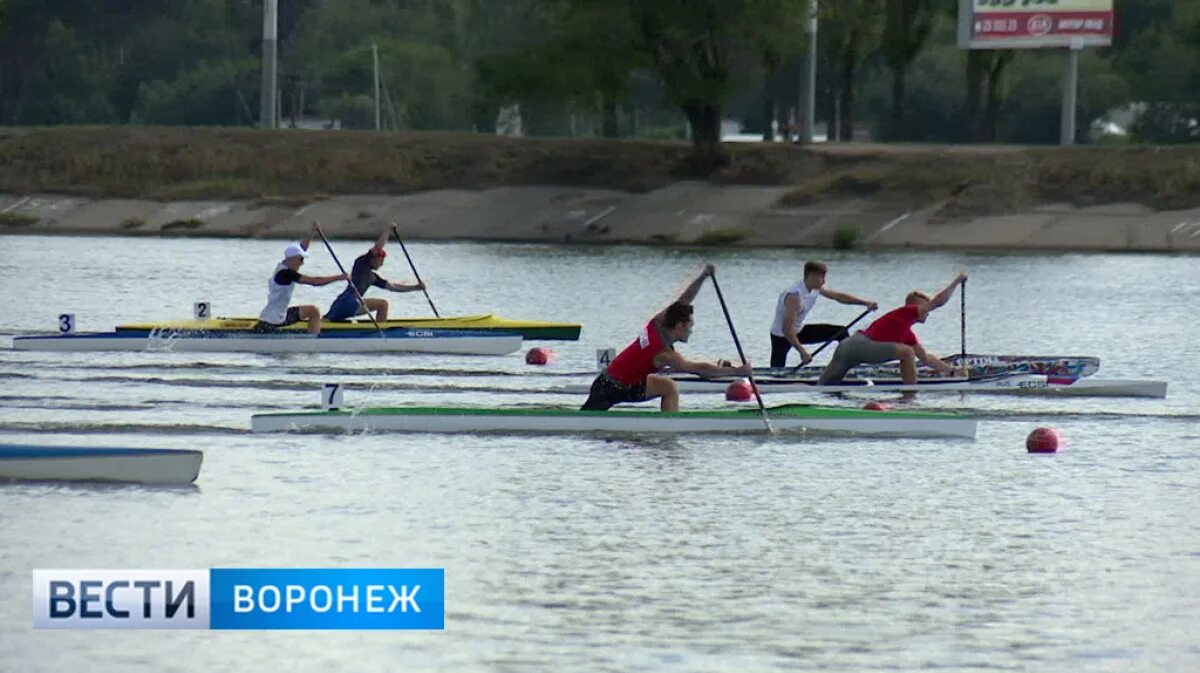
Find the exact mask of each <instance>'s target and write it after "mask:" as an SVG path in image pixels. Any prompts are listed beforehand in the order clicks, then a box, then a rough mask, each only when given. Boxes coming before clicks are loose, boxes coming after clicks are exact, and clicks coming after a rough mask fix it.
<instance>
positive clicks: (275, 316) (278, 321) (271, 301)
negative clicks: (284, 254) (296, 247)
mask: <svg viewBox="0 0 1200 673" xmlns="http://www.w3.org/2000/svg"><path fill="white" fill-rule="evenodd" d="M286 268H287V264H285V263H283V262H280V263H279V264H277V265H275V270H274V271H272V272H271V277H270V278H269V279H267V307H266V308H264V309H263V310H262V313H259V314H258V319H259V320H261V321H263V322H267V323H271V324H272V325H282V324H283V321H284V320H287V310H288V304H291V303H292V292H293V291H294V290H295V289H296V284H295V283H288V284H287V285H280V284H279V283H276V282H275V276H277V275H278V274H279V272H280V271H282V270H284V269H286Z"/></svg>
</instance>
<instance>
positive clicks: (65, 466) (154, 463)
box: [0, 444, 204, 485]
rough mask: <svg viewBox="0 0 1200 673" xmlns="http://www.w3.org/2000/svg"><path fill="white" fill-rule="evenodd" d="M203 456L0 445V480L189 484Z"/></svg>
mask: <svg viewBox="0 0 1200 673" xmlns="http://www.w3.org/2000/svg"><path fill="white" fill-rule="evenodd" d="M203 460H204V454H203V453H201V452H199V451H189V450H183V449H130V448H86V447H78V448H76V447H67V446H37V445H28V444H0V479H21V480H33V481H112V482H133V483H140V484H174V485H182V484H190V483H192V482H193V481H196V477H197V476H198V475H199V474H200V464H201V462H202V461H203Z"/></svg>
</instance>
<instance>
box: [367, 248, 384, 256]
mask: <svg viewBox="0 0 1200 673" xmlns="http://www.w3.org/2000/svg"><path fill="white" fill-rule="evenodd" d="M371 254H372V255H374V256H375V257H387V250H384V249H383V248H371Z"/></svg>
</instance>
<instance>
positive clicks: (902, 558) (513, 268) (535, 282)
mask: <svg viewBox="0 0 1200 673" xmlns="http://www.w3.org/2000/svg"><path fill="white" fill-rule="evenodd" d="M366 246H367V244H366V243H365V242H364V243H354V242H351V243H344V244H340V245H338V246H337V250H338V252H339V254H340V255H341V256H342V259H343V262H344V263H347V264H348V263H349V262H350V261H351V260H352V259H353V257H354V256H355V255H356V254H358V253H360V252H361V251H362V250H363V249H365V247H366ZM282 248H283V244H282V243H281V242H262V241H243V240H236V241H228V240H159V239H119V238H43V237H0V253H2V254H0V289H2V290H3V296H4V297H5V301H4V311H3V313H2V315H0V333H3V334H5V335H7V336H4V337H0V348H4V349H6V348H7V347H8V345H9V340H8V336H11V335H13V334H29V333H37V332H43V331H49V330H52V329H53V328H54V325H55V316H56V315H57V314H58V313H63V312H70V313H75V314H76V316H77V320H78V323H79V328H80V329H82V330H107V329H111V328H112V326H114V325H115V324H118V323H122V322H143V321H151V320H166V319H174V318H186V317H188V316H190V313H191V306H192V303H193V302H195V301H201V300H208V301H212V302H213V304H214V308H215V312H216V313H217V314H218V315H252V314H255V313H257V311H258V310H259V309H260V308H261V306H262V303H263V302H264V301H265V287H264V286H265V278H266V275H267V274H268V273H269V271H270V269H271V267H272V266H273V265H274V263H275V262H276V261H277V257H278V255H279V254H280V253H281V252H282ZM410 251H411V252H412V254H413V255H414V257H415V259H416V261H417V263H418V265H419V268H420V269H421V271H422V276H423V277H424V278H425V279H426V280H427V282H428V283H429V286H430V293H431V295H432V296H433V298H434V300H435V301H436V302H437V304H438V308H439V309H440V310H441V312H442V313H443V314H455V313H479V312H487V311H496V312H499V313H502V314H503V315H506V316H509V317H515V318H529V319H544V320H569V321H579V322H582V323H584V325H585V329H584V332H583V338H582V339H581V340H580V341H579V342H575V343H555V344H552V345H553V347H554V348H555V349H556V350H557V352H558V354H559V360H558V363H557V364H556V365H554V366H553V367H550V368H548V369H536V370H535V369H534V368H532V367H529V366H527V365H525V364H524V362H523V359H522V358H521V356H520V355H519V354H514V355H510V356H507V357H503V358H472V357H459V358H454V357H446V356H413V355H387V356H372V357H369V358H368V357H353V356H335V355H320V356H313V357H302V356H257V355H248V354H178V353H171V352H154V353H125V354H121V353H102V354H70V353H57V354H56V353H17V352H13V351H11V350H0V383H2V384H3V385H2V388H0V442H23V441H31V442H39V443H45V444H63V445H80V444H85V445H132V446H164V447H177V448H200V449H203V450H204V451H205V462H204V468H203V470H202V472H201V474H200V479H199V481H198V482H197V485H196V486H195V487H192V488H184V489H172V488H166V489H162V488H146V487H133V486H58V485H28V484H4V485H0V671H62V670H72V669H77V670H84V669H86V670H90V671H95V672H97V673H107V672H110V671H112V672H115V671H155V672H159V671H162V672H166V671H218V670H262V671H280V670H287V671H313V672H324V671H335V670H347V671H349V670H353V671H399V670H447V671H449V670H453V671H512V670H594V671H608V670H612V671H628V670H648V671H660V670H677V671H709V670H711V671H728V670H746V671H757V670H830V671H832V670H843V671H882V670H887V671H907V670H926V669H945V670H963V669H969V668H976V669H988V670H991V669H995V670H1018V671H1186V670H1200V638H1198V637H1197V634H1198V633H1200V514H1198V513H1200V384H1198V383H1197V381H1198V380H1200V338H1198V337H1197V336H1196V325H1197V321H1196V318H1195V307H1196V306H1198V305H1200V262H1198V261H1197V259H1196V258H1195V257H1181V256H1152V255H1145V256H1141V255H1014V256H992V255H987V256H985V255H970V254H965V253H904V252H896V253H873V254H866V253H838V254H834V253H828V252H822V253H820V255H821V256H822V258H823V259H825V260H826V261H828V262H829V263H830V264H831V274H830V277H829V285H830V286H831V287H833V288H835V289H840V290H844V291H848V292H852V293H855V294H859V295H862V296H866V297H870V298H875V299H878V300H879V301H880V302H881V303H882V304H884V305H885V306H888V307H890V306H892V305H897V304H898V303H899V302H900V301H901V300H902V299H903V296H904V294H905V293H906V292H907V291H908V290H910V289H914V288H920V289H925V290H927V291H932V290H936V289H938V288H940V287H941V286H942V285H944V284H945V283H946V282H948V281H949V280H950V279H951V278H952V277H953V275H954V273H955V271H956V270H958V269H959V268H965V269H967V270H968V271H969V272H970V273H971V280H970V282H969V283H968V297H967V303H968V337H967V339H968V347H969V349H970V350H972V351H974V352H995V353H1036V354H1081V355H1095V356H1099V357H1100V358H1101V359H1102V367H1101V370H1100V374H1099V376H1101V377H1104V378H1152V379H1166V380H1169V381H1170V382H1171V383H1170V385H1171V387H1170V390H1169V394H1168V398H1167V399H1166V400H1113V399H1107V400H1106V399H1097V400H1083V399H1074V400H1072V399H1066V400H1060V399H1049V400H1043V399H1024V398H1011V399H1010V398H1003V397H986V396H943V397H932V396H931V397H929V399H923V400H921V401H920V405H921V406H923V407H928V408H939V409H941V408H944V409H955V410H969V411H971V412H972V413H977V414H978V415H979V416H980V417H981V418H982V419H983V420H982V422H981V423H980V427H979V437H978V439H977V440H976V441H975V442H964V441H944V440H888V441H879V440H861V439H844V438H842V439H823V438H812V437H810V438H794V437H775V438H766V437H763V436H757V435H754V436H738V437H683V438H675V439H654V438H632V437H597V436H576V437H520V436H472V435H465V436H454V437H440V436H428V435H387V434H355V435H351V436H317V435H299V436H288V435H268V436H254V435H251V434H249V432H248V429H249V418H250V416H251V414H253V413H255V412H258V411H264V410H278V409H292V408H297V407H300V406H305V405H313V404H315V403H316V402H317V401H318V393H317V389H318V387H319V384H320V383H322V382H329V381H337V382H342V383H345V384H348V385H349V390H348V391H347V393H346V395H347V398H346V401H347V403H353V404H370V405H385V404H417V403H426V404H481V405H482V404H487V405H497V404H546V403H558V402H561V403H564V404H572V403H573V404H578V403H579V402H580V401H581V400H580V399H579V397H578V396H570V395H562V394H547V393H546V392H545V391H546V389H548V388H553V387H557V386H563V385H567V384H586V383H587V382H588V380H589V376H588V375H587V374H586V372H587V371H588V370H590V369H592V367H593V361H594V357H595V349H596V348H600V347H604V346H617V347H620V346H623V345H624V344H625V343H627V342H628V341H629V340H630V339H631V338H632V336H633V334H634V333H635V332H636V331H637V329H638V328H639V327H640V325H641V324H642V323H643V322H644V321H645V319H646V318H647V317H648V316H649V315H650V314H652V313H653V312H654V311H655V310H656V309H657V308H659V307H660V306H661V305H662V304H664V303H665V302H666V301H667V300H669V299H670V298H671V295H672V293H673V292H677V291H678V289H679V288H681V286H682V283H683V281H684V279H685V278H686V276H687V274H688V273H689V272H692V271H693V270H694V269H695V268H697V265H698V264H700V263H701V262H702V261H704V260H705V259H711V260H712V261H714V262H715V263H716V264H717V265H718V277H719V279H720V281H721V284H722V289H723V290H724V292H725V294H726V297H727V299H728V301H729V302H730V305H731V310H732V312H733V315H734V319H735V322H736V324H737V326H738V328H739V331H740V334H741V337H742V340H743V342H744V343H745V344H746V346H747V348H748V350H749V351H750V355H751V358H752V359H753V360H754V361H755V362H756V363H759V364H765V363H766V361H767V359H768V343H767V338H766V329H767V327H768V326H769V323H770V319H771V311H772V309H773V306H774V303H775V298H776V295H777V293H778V292H779V291H780V290H781V289H782V288H783V287H784V286H786V285H787V284H788V283H789V282H790V281H792V280H794V278H795V277H797V275H798V274H799V272H800V266H801V265H802V263H803V261H804V259H805V252H804V251H750V252H738V253H736V254H735V253H709V254H708V255H707V256H705V253H704V252H703V251H668V250H657V249H644V248H586V247H579V248H564V247H557V246H514V245H477V244H441V245H431V244H414V245H412V246H410ZM316 253H317V254H315V255H314V257H313V258H312V260H311V261H310V263H309V264H308V265H306V267H305V270H306V271H307V272H309V273H313V274H326V273H334V272H336V268H335V266H334V264H333V262H332V261H331V260H330V259H329V258H328V256H327V255H326V254H324V253H323V252H322V251H321V250H319V249H318V250H316ZM404 266H405V265H404V263H403V259H402V257H399V256H394V257H390V258H389V261H388V263H387V265H386V266H385V267H384V268H383V269H382V272H383V273H384V275H387V276H390V277H392V278H394V279H397V280H404V279H408V274H407V273H404V271H405V269H404V268H403V267H404ZM338 291H339V288H336V287H328V288H307V287H302V288H300V289H298V290H297V292H296V301H299V302H309V301H311V302H313V303H318V304H321V305H322V306H323V307H327V306H328V304H329V302H330V301H332V299H333V297H334V296H335V295H336V294H337V292H338ZM388 298H389V299H390V300H391V301H392V305H393V311H392V312H393V314H394V315H403V314H408V315H426V314H427V312H428V307H427V305H426V304H425V303H424V298H423V297H422V296H421V295H420V294H407V295H390V296H389V297H388ZM855 315H857V309H856V308H855V307H843V306H839V305H837V304H833V303H822V304H819V305H818V308H817V309H816V311H815V312H814V315H813V317H812V319H813V320H819V321H836V320H848V319H850V318H852V317H853V316H855ZM918 331H919V333H920V334H921V336H922V338H923V340H924V341H925V343H926V344H927V345H928V346H929V347H930V348H931V350H940V351H942V352H954V351H956V350H957V349H958V343H959V312H958V303H957V299H956V300H955V301H954V302H952V303H951V305H949V306H947V307H946V308H944V309H941V310H939V311H938V312H937V313H935V314H934V315H933V316H932V317H931V318H930V320H929V322H928V323H927V324H926V325H924V326H920V327H919V328H918ZM686 349H687V352H689V353H692V354H697V355H708V356H723V357H728V356H730V355H732V354H733V348H732V346H731V343H730V338H729V334H728V331H727V329H726V328H725V326H724V321H723V318H722V316H721V313H720V309H719V306H718V304H717V302H716V300H715V296H714V295H713V293H712V290H711V289H710V288H705V289H704V290H703V292H702V293H701V295H700V298H699V300H698V304H697V328H696V334H695V336H694V337H693V340H692V343H691V344H689V345H688V346H687V347H686ZM801 399H803V398H798V397H790V396H779V397H776V398H772V399H769V400H768V402H769V403H770V402H775V403H780V402H786V401H793V400H801ZM826 401H828V402H830V403H833V404H861V403H862V402H863V401H864V400H863V399H862V398H859V399H848V400H842V399H831V400H826ZM725 404H726V403H725V402H724V401H723V400H722V399H721V398H720V397H718V396H712V397H708V396H700V395H691V396H687V397H685V400H684V405H685V406H686V407H690V408H700V407H706V406H709V407H711V406H714V405H725ZM1038 425H1054V426H1056V427H1059V428H1061V429H1062V430H1063V431H1064V433H1065V434H1066V436H1067V437H1068V439H1069V442H1070V447H1069V449H1068V450H1067V451H1066V452H1063V453H1060V454H1058V455H1054V456H1029V455H1027V454H1026V453H1025V452H1024V448H1023V447H1024V438H1025V435H1026V434H1028V432H1029V431H1030V430H1031V429H1032V428H1034V427H1036V426H1038ZM214 566H240V567H280V566H300V567H330V566H331V567H354V566H378V567H444V568H445V569H446V630H445V631H444V632H414V633H403V632H391V633H350V632H341V633H339V632H312V633H286V632H248V633H217V632H180V633H170V632H131V633H122V632H115V631H106V632H79V631H75V632H49V631H33V630H32V629H31V627H30V623H31V614H30V605H29V595H30V579H31V573H30V571H31V570H32V569H34V568H54V567H74V568H88V567H90V568H208V567H214Z"/></svg>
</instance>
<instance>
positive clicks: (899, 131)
mask: <svg viewBox="0 0 1200 673" xmlns="http://www.w3.org/2000/svg"><path fill="white" fill-rule="evenodd" d="M907 71H908V66H907V65H904V66H900V67H898V68H892V133H891V136H892V137H891V139H892V140H903V139H905V137H906V136H907V134H906V133H905V132H904V93H905V90H906V88H907V87H906V82H905V78H906V76H907V75H908V72H907Z"/></svg>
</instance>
